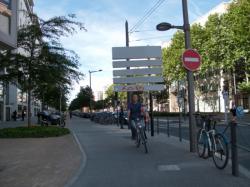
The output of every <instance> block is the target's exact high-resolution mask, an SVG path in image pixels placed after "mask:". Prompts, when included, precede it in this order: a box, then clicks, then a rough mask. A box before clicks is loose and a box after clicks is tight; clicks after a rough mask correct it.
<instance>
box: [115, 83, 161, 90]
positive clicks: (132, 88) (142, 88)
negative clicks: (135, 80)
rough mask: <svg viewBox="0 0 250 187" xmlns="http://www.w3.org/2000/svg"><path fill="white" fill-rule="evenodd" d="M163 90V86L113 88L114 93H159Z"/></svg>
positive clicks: (119, 86)
mask: <svg viewBox="0 0 250 187" xmlns="http://www.w3.org/2000/svg"><path fill="white" fill-rule="evenodd" d="M164 89H165V85H163V84H153V85H124V86H121V85H118V86H114V91H115V92H136V91H161V90H164Z"/></svg>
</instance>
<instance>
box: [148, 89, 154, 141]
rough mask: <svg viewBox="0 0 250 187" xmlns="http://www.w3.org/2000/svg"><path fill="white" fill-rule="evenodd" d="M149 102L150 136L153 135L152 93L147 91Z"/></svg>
mask: <svg viewBox="0 0 250 187" xmlns="http://www.w3.org/2000/svg"><path fill="white" fill-rule="evenodd" d="M149 103H150V125H151V126H150V130H151V136H154V130H155V129H154V114H153V95H152V92H149Z"/></svg>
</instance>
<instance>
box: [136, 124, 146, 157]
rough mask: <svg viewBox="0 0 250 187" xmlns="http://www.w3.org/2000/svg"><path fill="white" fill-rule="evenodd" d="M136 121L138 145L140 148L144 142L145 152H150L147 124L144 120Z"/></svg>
mask: <svg viewBox="0 0 250 187" xmlns="http://www.w3.org/2000/svg"><path fill="white" fill-rule="evenodd" d="M133 121H134V123H135V124H134V126H135V128H136V147H137V148H139V147H140V145H141V144H142V145H143V146H144V150H145V153H148V147H147V141H146V134H145V125H144V124H143V122H142V120H140V119H136V120H133Z"/></svg>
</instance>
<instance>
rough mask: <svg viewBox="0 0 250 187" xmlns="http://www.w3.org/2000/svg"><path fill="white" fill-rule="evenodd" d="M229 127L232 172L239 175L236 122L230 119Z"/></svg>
mask: <svg viewBox="0 0 250 187" xmlns="http://www.w3.org/2000/svg"><path fill="white" fill-rule="evenodd" d="M230 127H231V154H232V174H233V176H236V177H238V176H239V162H238V149H237V123H236V122H235V121H232V122H231V123H230Z"/></svg>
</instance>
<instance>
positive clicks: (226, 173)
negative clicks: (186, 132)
mask: <svg viewBox="0 0 250 187" xmlns="http://www.w3.org/2000/svg"><path fill="white" fill-rule="evenodd" d="M70 128H71V129H72V130H73V132H74V133H75V134H76V136H77V137H78V139H79V142H80V144H81V145H82V148H83V149H84V150H85V153H86V155H87V161H86V163H85V167H84V168H83V169H82V171H81V172H80V173H79V175H78V176H77V178H78V179H77V180H76V181H75V183H73V185H72V187H99V186H100V187H134V186H135V187H136V186H143V187H166V186H170V187H175V186H176V187H181V186H191V187H196V186H197V187H200V186H204V187H206V186H208V187H211V186H221V187H223V186H225V187H230V186H232V187H235V186H242V187H244V186H249V185H250V179H248V178H245V177H243V176H240V177H238V178H237V177H233V176H232V175H231V170H230V169H231V168H229V167H228V168H226V169H225V170H223V171H221V170H218V169H216V168H215V166H214V164H213V162H212V160H211V159H208V160H203V159H200V158H198V157H197V155H196V154H194V153H190V152H189V150H188V148H189V145H188V144H187V143H186V142H182V143H179V142H178V139H177V138H166V135H159V136H156V137H153V138H151V137H150V138H149V154H144V152H143V149H142V148H139V149H138V148H136V147H135V144H134V142H133V141H131V140H130V133H129V131H128V130H126V129H124V130H121V129H119V128H118V127H116V126H102V125H97V124H94V123H92V122H89V120H86V119H80V118H76V117H73V119H72V120H71V125H70Z"/></svg>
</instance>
